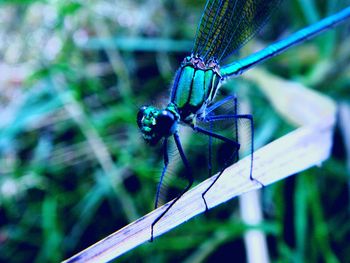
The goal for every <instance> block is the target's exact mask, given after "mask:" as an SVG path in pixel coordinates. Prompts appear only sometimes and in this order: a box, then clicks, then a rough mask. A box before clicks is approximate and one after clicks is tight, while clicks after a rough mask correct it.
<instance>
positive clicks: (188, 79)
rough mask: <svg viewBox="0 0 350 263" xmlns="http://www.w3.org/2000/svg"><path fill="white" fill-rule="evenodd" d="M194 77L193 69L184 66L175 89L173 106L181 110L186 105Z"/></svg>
mask: <svg viewBox="0 0 350 263" xmlns="http://www.w3.org/2000/svg"><path fill="white" fill-rule="evenodd" d="M193 75H194V68H193V67H191V66H186V67H184V68H183V69H182V72H181V76H180V79H179V83H178V86H177V89H176V96H175V101H174V102H175V104H176V105H177V106H178V107H179V108H182V107H183V106H185V105H186V103H187V101H188V98H189V96H190V87H191V84H192V79H193Z"/></svg>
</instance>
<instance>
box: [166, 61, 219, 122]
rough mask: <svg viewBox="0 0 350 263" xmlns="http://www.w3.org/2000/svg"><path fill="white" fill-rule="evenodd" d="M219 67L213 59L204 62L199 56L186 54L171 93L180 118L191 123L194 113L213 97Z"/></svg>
mask: <svg viewBox="0 0 350 263" xmlns="http://www.w3.org/2000/svg"><path fill="white" fill-rule="evenodd" d="M219 71H220V68H219V65H218V64H217V62H216V61H215V60H213V59H212V60H209V61H208V62H207V63H205V62H204V61H203V60H202V59H201V58H200V57H196V56H193V55H191V56H188V57H186V58H185V59H184V61H183V62H182V64H181V67H180V68H179V70H178V71H177V74H176V78H175V81H174V85H173V88H172V93H171V102H172V103H174V104H175V105H176V106H177V108H178V111H179V113H180V116H181V120H182V121H183V122H186V123H192V120H193V118H194V116H195V115H197V114H199V113H201V112H202V110H203V109H204V108H205V107H206V105H207V104H209V103H210V102H211V101H212V100H213V99H214V97H215V95H216V92H217V90H218V87H219V83H220V80H221V76H220V73H219Z"/></svg>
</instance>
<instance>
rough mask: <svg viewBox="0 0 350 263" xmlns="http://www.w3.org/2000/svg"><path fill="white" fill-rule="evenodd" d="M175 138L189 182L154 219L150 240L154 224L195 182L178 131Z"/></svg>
mask: <svg viewBox="0 0 350 263" xmlns="http://www.w3.org/2000/svg"><path fill="white" fill-rule="evenodd" d="M174 140H175V144H176V147H177V149H178V151H179V153H180V157H181V159H182V162H183V163H184V165H185V172H186V173H185V176H186V178H187V180H188V184H187V186H186V187H185V189H183V190H182V192H181V193H180V194H179V195H178V196H177V197H176V198H175V199H173V201H171V203H170V204H169V205H168V207H167V208H166V209H165V210H164V211H163V212H162V213H161V214H160V215H159V216H158V217H157V218H156V219H155V220H154V221H153V223H152V225H151V239H150V242H152V241H153V229H154V226H155V225H156V224H157V222H158V221H159V220H160V219H161V218H162V217H163V216H164V215H165V214H166V213H167V212H168V211H169V209H170V208H171V207H172V206H173V205H174V204H175V203H176V202H177V201H178V200H179V199H180V198H181V196H182V195H183V194H184V193H186V192H187V191H188V190H189V189H190V188H191V186H192V184H193V176H192V170H191V167H190V164H189V162H188V160H187V158H186V156H185V153H184V151H183V148H182V146H181V142H180V138H179V135H178V134H177V133H175V134H174Z"/></svg>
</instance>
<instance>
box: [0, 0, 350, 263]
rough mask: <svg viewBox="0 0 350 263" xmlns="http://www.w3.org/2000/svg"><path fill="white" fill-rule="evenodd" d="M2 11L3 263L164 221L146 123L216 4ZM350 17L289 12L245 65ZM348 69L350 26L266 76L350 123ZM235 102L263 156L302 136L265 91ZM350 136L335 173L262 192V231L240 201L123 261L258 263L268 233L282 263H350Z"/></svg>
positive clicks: (95, 4) (282, 12)
mask: <svg viewBox="0 0 350 263" xmlns="http://www.w3.org/2000/svg"><path fill="white" fill-rule="evenodd" d="M0 3H1V4H0V261H2V262H57V261H60V260H63V259H65V258H67V257H69V256H71V255H73V254H75V253H77V252H79V251H80V250H82V249H84V248H86V247H87V246H89V245H91V244H93V243H95V242H97V241H98V240H100V239H102V238H103V237H105V236H107V235H108V234H110V233H112V232H114V231H116V230H118V229H119V228H121V227H123V226H125V225H126V224H128V223H130V222H132V221H134V220H136V219H137V218H139V217H140V216H142V215H144V214H146V213H148V212H150V211H151V210H152V209H153V203H154V196H155V190H156V185H157V180H158V178H159V175H157V172H155V170H157V169H158V168H157V169H155V167H159V169H158V171H159V170H160V169H161V164H162V156H161V153H160V150H159V148H157V147H156V148H150V147H149V146H148V145H146V144H145V143H144V142H143V141H142V137H141V136H140V134H139V131H138V128H137V125H136V122H135V118H136V113H137V110H138V107H140V106H141V105H144V104H148V103H156V104H157V103H158V104H161V103H163V102H165V101H166V100H167V98H168V92H169V88H170V85H171V82H172V78H173V75H174V72H175V71H176V69H177V67H178V66H179V64H180V63H181V61H182V59H183V57H184V56H186V55H188V54H189V52H190V50H191V47H192V41H193V38H194V36H195V30H196V27H197V23H198V21H199V18H200V14H201V11H202V9H203V6H204V3H205V1H204V0H201V1H190V0H174V1H164V0H96V1H82V0H76V1H73V0H67V1H58V0H42V1H40V0H22V1H21V0H3V1H1V2H0ZM349 5H350V2H349V1H348V0H347V1H345V0H338V1H332V0H322V1H321V0H310V1H297V0H291V1H284V3H283V4H282V5H281V6H280V8H279V9H278V10H277V12H275V14H274V16H273V17H272V19H271V20H270V21H269V23H268V25H267V26H266V27H264V29H263V30H262V31H261V32H260V33H259V34H258V35H257V36H256V37H255V38H254V39H253V40H252V41H250V42H249V44H248V45H247V46H246V47H244V48H243V49H242V50H241V52H240V53H238V54H237V56H238V57H242V56H244V55H246V54H250V53H251V52H253V51H255V50H259V49H261V48H262V47H265V46H266V45H268V44H269V43H271V42H273V41H274V40H276V39H280V38H282V37H285V36H288V34H290V33H292V32H294V31H296V30H297V29H300V28H302V27H304V26H306V25H308V24H311V23H314V22H316V21H318V20H319V19H321V18H323V17H325V16H327V15H330V14H332V13H335V12H336V11H338V10H340V9H342V8H344V7H345V6H349ZM349 64H350V24H349V22H348V23H346V24H343V25H342V26H339V27H337V28H336V29H335V30H332V31H331V32H327V33H324V34H322V36H319V37H317V38H316V39H313V40H311V41H308V42H306V43H304V44H303V45H301V46H299V47H295V48H293V49H291V50H290V51H288V52H285V53H284V54H282V55H280V56H278V57H276V58H273V59H271V60H270V61H268V62H267V63H264V64H263V65H260V66H258V67H259V68H260V69H264V70H266V71H269V73H271V74H274V75H276V76H280V77H282V78H285V79H289V80H293V81H296V82H298V83H300V84H302V85H305V86H307V87H309V88H312V89H314V90H317V91H319V92H321V93H322V94H325V95H328V96H330V97H331V98H333V99H334V100H336V101H337V103H338V104H339V105H341V107H342V109H343V112H345V114H346V112H348V114H349V111H350V110H349V107H350V66H349ZM222 91H223V92H226V93H232V92H235V93H237V94H238V96H239V98H240V99H241V100H243V101H246V102H247V103H249V105H250V108H251V111H252V113H253V115H254V116H255V122H256V129H255V131H256V139H257V142H256V144H257V146H262V145H264V144H267V143H268V142H270V141H273V140H274V139H276V138H279V137H280V136H282V135H284V134H286V133H287V132H288V131H290V130H292V129H293V128H294V127H293V126H291V125H290V124H289V123H288V122H287V120H285V119H284V118H283V117H281V116H279V115H278V114H277V113H276V112H275V110H274V109H273V107H272V106H271V105H270V104H269V102H268V101H267V99H266V97H265V96H264V94H262V93H261V92H260V91H259V89H258V88H257V87H256V86H255V85H254V83H253V82H252V81H248V80H246V79H245V78H244V77H240V78H238V79H235V80H232V81H230V82H228V83H226V84H225V86H224V87H222ZM344 116H346V115H344ZM347 116H349V115H347ZM349 118H350V117H349ZM349 125H350V119H347V118H343V121H339V124H338V125H337V128H336V131H335V135H334V147H333V150H332V157H331V158H330V159H329V160H328V161H326V162H325V163H323V164H322V166H320V167H317V168H312V169H309V170H307V171H305V172H303V173H300V174H298V175H296V176H293V177H290V178H288V179H287V180H284V181H281V182H278V183H275V184H274V185H272V186H269V187H266V188H265V189H263V190H262V194H261V203H262V208H263V213H264V217H265V220H264V221H263V222H262V224H259V225H258V226H249V225H246V224H245V223H244V222H243V221H242V219H241V218H240V216H239V209H244V207H239V205H238V202H237V200H232V201H230V202H228V203H226V204H223V205H221V206H219V207H217V208H215V209H213V210H212V211H209V212H208V213H207V214H205V215H200V216H197V217H196V218H194V219H192V220H191V221H189V222H187V223H185V224H183V225H181V226H180V227H178V228H176V229H174V230H173V231H171V232H169V233H167V234H165V235H163V236H162V237H160V238H157V239H156V241H155V242H154V243H152V244H151V243H147V244H144V245H142V246H140V247H138V248H136V249H134V250H132V251H130V252H128V253H127V254H125V255H123V256H122V257H121V258H120V259H119V261H120V262H179V261H181V262H212V261H215V260H216V261H218V260H221V261H222V260H224V259H227V258H231V259H232V258H234V259H235V262H246V258H245V246H246V245H247V244H245V243H244V242H243V238H242V237H243V234H244V232H245V231H246V230H247V229H252V228H254V229H260V230H261V231H263V232H264V233H265V234H266V236H267V241H268V249H269V255H270V258H271V260H272V261H273V262H347V261H348V260H349V258H350V224H349V213H350V203H349V200H350V196H349V175H350V172H349V170H350V165H349V158H350V157H349V152H347V150H348V151H349V149H350V146H349V143H350V142H349V138H347V136H349V134H347V133H346V130H349ZM188 136H189V138H188V140H189V142H191V138H192V137H191V136H192V135H191V134H190V133H189V135H188ZM346 138H347V139H346ZM188 145H189V146H188V147H191V143H188ZM199 148H200V149H198V150H199V151H200V150H201V147H199ZM196 154H197V153H196V148H195V147H192V148H191V158H194V159H195V156H196Z"/></svg>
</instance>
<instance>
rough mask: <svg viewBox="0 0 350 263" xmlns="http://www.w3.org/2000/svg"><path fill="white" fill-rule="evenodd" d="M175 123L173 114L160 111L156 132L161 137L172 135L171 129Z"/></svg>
mask: <svg viewBox="0 0 350 263" xmlns="http://www.w3.org/2000/svg"><path fill="white" fill-rule="evenodd" d="M174 123H175V119H174V114H172V113H171V112H169V111H166V110H164V111H162V112H161V113H160V114H159V116H158V117H157V131H158V133H159V134H162V135H170V134H172V127H173V125H174Z"/></svg>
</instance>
